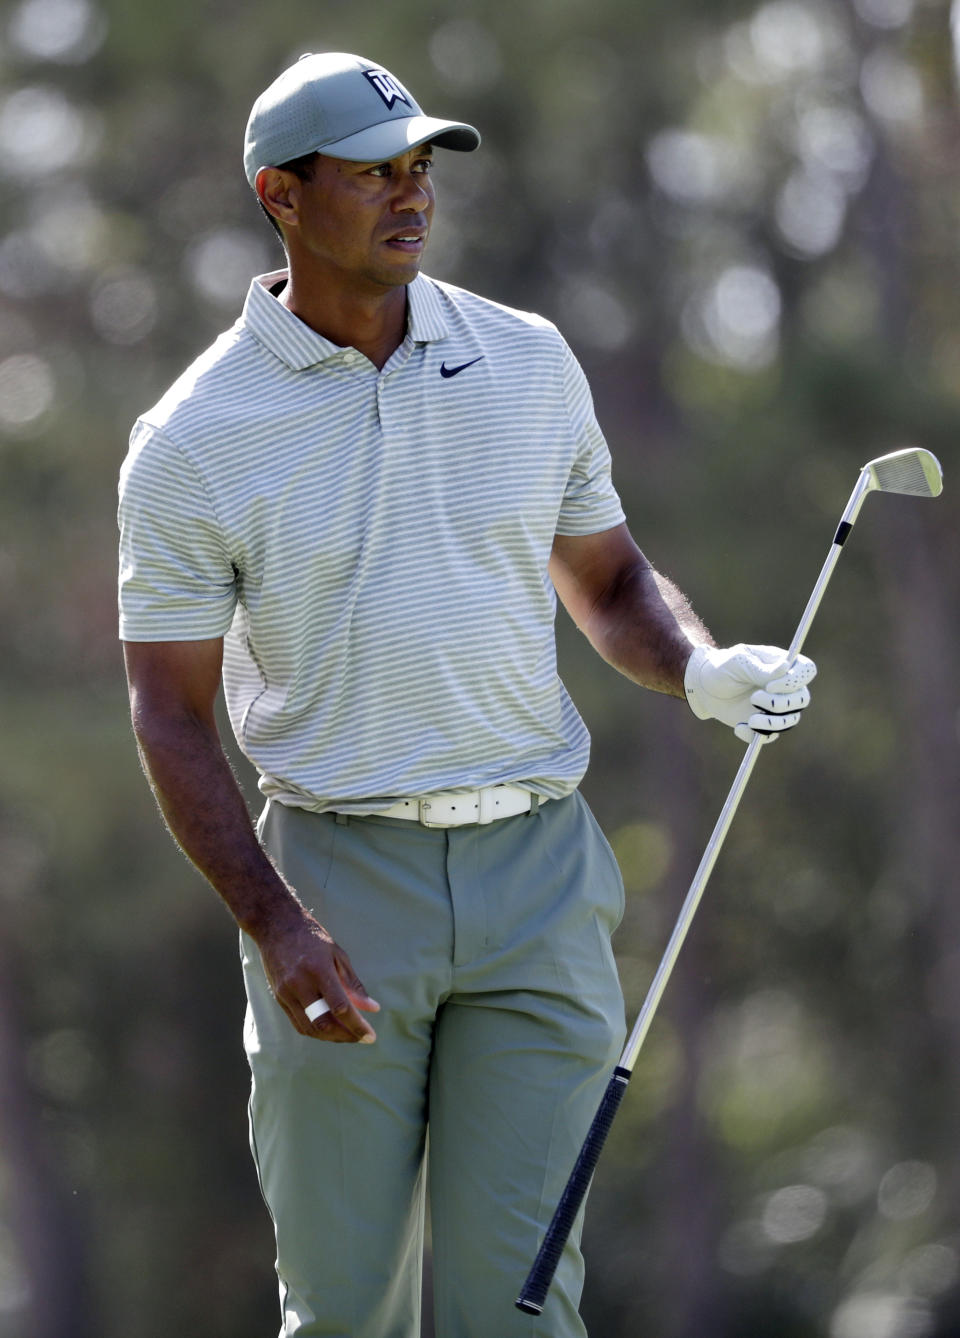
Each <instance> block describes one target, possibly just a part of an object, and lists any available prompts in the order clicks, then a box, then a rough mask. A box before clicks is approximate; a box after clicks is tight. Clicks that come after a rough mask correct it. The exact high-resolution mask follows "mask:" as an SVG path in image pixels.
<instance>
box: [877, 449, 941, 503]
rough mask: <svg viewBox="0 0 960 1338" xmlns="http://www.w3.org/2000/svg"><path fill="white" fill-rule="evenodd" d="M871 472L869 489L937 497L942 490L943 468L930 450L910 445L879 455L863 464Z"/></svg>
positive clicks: (914, 495) (912, 495) (910, 495)
mask: <svg viewBox="0 0 960 1338" xmlns="http://www.w3.org/2000/svg"><path fill="white" fill-rule="evenodd" d="M863 469H864V472H865V473H866V471H867V470H869V471H870V482H869V485H868V487H869V489H870V490H871V491H873V490H876V491H878V492H898V493H904V494H906V495H907V496H909V497H939V495H940V493H941V492H942V491H943V470H942V469H941V467H940V461H939V460H938V459H937V457H936V456H935V455H934V454H933V453H932V452H931V451H925V450H923V449H922V448H921V447H912V448H908V449H907V450H903V451H892V452H891V453H890V454H889V455H881V456H878V458H877V459H876V460H871V461H869V463H867V464H865V465H864V466H863Z"/></svg>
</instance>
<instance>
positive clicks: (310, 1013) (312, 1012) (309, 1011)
mask: <svg viewBox="0 0 960 1338" xmlns="http://www.w3.org/2000/svg"><path fill="white" fill-rule="evenodd" d="M303 1011H304V1012H305V1013H306V1015H307V1017H308V1018H309V1019H310V1021H311V1022H316V1020H317V1019H318V1018H321V1017H323V1015H324V1013H329V1012H330V1005H329V1004H328V1003H327V1001H326V999H314V1001H313V1003H312V1004H307V1006H306V1008H305V1009H304V1010H303Z"/></svg>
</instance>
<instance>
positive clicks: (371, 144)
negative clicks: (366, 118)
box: [316, 116, 480, 163]
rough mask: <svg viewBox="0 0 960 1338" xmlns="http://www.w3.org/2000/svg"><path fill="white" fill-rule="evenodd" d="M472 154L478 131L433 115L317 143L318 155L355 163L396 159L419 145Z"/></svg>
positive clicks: (478, 141) (374, 126)
mask: <svg viewBox="0 0 960 1338" xmlns="http://www.w3.org/2000/svg"><path fill="white" fill-rule="evenodd" d="M427 143H430V144H437V145H439V146H440V148H443V149H458V150H459V151H460V152H462V153H469V152H470V151H471V149H475V148H477V147H478V146H479V144H480V135H479V132H478V131H476V130H474V128H473V126H472V125H464V124H463V123H462V122H461V121H439V120H437V119H436V118H435V117H433V116H401V117H397V118H396V120H393V121H382V122H381V123H380V124H379V125H372V126H369V127H368V128H367V129H366V130H358V131H357V133H356V134H355V135H347V137H346V138H345V139H339V140H336V141H335V142H334V143H332V144H318V145H317V148H316V152H317V153H322V154H324V155H325V156H326V157H328V158H346V159H347V160H348V161H349V162H355V163H380V162H386V161H387V160H388V159H390V158H397V157H398V156H399V155H400V154H401V153H406V152H407V151H408V150H409V149H415V148H416V147H417V145H418V144H427Z"/></svg>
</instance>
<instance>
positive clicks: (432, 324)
mask: <svg viewBox="0 0 960 1338" xmlns="http://www.w3.org/2000/svg"><path fill="white" fill-rule="evenodd" d="M286 277H287V271H286V270H285V269H279V270H274V271H273V272H272V273H270V274H259V275H257V277H256V278H255V279H254V280H253V281H252V282H251V284H250V288H249V291H248V292H247V300H246V302H245V303H244V306H243V315H242V317H241V324H242V325H243V326H244V327H245V328H246V329H248V330H249V331H250V333H251V334H252V335H253V336H254V338H255V339H257V340H259V342H260V343H261V344H263V345H264V347H265V348H267V349H269V350H270V352H271V353H273V354H275V355H276V356H277V357H278V358H280V359H281V360H282V361H283V362H285V363H286V364H287V366H288V367H290V368H291V369H292V370H293V371H303V370H304V369H305V368H307V367H314V366H316V365H317V363H320V362H326V361H327V359H328V358H335V357H338V356H339V355H340V354H341V353H342V352H343V350H342V348H341V347H340V345H339V344H335V343H333V341H332V340H330V339H326V338H325V337H324V336H323V335H320V334H317V332H316V330H311V329H310V326H309V325H305V324H304V322H303V321H302V320H300V319H299V317H297V316H294V314H293V312H292V311H288V310H287V308H286V307H285V306H284V305H283V303H282V302H279V301H278V300H277V299H276V298H275V297H274V296H273V294H272V293H271V292H270V289H271V288H272V287H274V286H275V285H276V284H278V283H280V282H282V281H284V280H285V279H286ZM407 295H408V297H407V333H408V334H409V336H410V337H411V338H412V339H413V341H414V342H415V343H428V342H431V341H433V340H435V339H445V338H446V336H447V334H448V333H449V330H448V327H447V322H446V318H445V316H444V313H443V300H442V298H441V296H440V290H439V289H438V288H437V286H436V285H435V284H434V283H433V281H432V280H431V279H428V278H427V277H426V276H425V275H422V274H418V275H417V277H416V278H415V279H414V280H413V282H412V283H411V284H409V285H408V286H407Z"/></svg>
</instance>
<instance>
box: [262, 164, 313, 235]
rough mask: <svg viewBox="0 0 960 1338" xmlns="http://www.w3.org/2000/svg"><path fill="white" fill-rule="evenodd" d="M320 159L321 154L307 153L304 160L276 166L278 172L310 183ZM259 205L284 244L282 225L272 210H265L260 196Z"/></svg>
mask: <svg viewBox="0 0 960 1338" xmlns="http://www.w3.org/2000/svg"><path fill="white" fill-rule="evenodd" d="M319 157H320V155H319V153H316V152H314V153H305V154H304V155H303V157H302V158H291V159H290V161H289V162H288V163H276V164H275V166H276V169H277V171H278V172H292V173H293V175H294V176H296V177H299V178H300V180H301V181H310V180H311V179H312V177H313V169H314V167H315V166H316V163H317V159H318V158H319ZM257 204H258V205H259V206H260V208H261V209H262V210H263V212H264V215H265V216H266V219H267V222H268V223H269V224H270V226H271V228H273V230H274V232H275V233H276V234H277V236H278V237H279V238H280V240H281V242H282V241H283V232H282V231H281V229H280V224H279V223H278V222H277V220H276V219H275V218H274V216H273V214H271V212H270V210H269V209H266V208H264V204H263V201H262V200H261V199H260V196H259V195H258V196H257Z"/></svg>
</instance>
